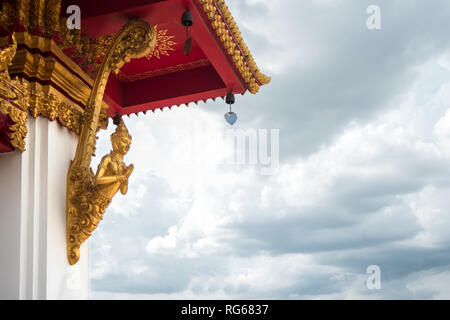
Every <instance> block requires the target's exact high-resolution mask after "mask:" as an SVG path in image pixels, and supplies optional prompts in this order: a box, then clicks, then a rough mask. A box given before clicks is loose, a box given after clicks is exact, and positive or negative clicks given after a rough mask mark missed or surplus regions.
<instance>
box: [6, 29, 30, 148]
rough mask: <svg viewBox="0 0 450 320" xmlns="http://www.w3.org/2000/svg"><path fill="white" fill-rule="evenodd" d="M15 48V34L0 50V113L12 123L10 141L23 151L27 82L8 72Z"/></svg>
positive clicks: (25, 127) (25, 130)
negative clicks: (12, 76) (9, 42)
mask: <svg viewBox="0 0 450 320" xmlns="http://www.w3.org/2000/svg"><path fill="white" fill-rule="evenodd" d="M16 50H17V42H16V38H15V35H14V34H13V35H12V44H7V45H6V46H5V47H4V48H2V49H1V51H0V113H2V114H4V115H8V116H9V118H10V119H11V120H12V122H13V123H14V124H13V125H12V126H11V127H10V128H9V130H10V131H11V133H10V135H9V138H10V143H11V145H12V146H14V147H15V148H17V149H19V150H20V151H25V137H26V135H27V126H26V124H27V112H26V108H27V103H28V100H27V94H26V93H27V90H28V87H27V84H26V83H25V82H23V81H22V80H19V79H12V80H11V78H10V76H9V73H8V66H9V65H10V64H11V62H12V60H13V58H14V56H15V54H16Z"/></svg>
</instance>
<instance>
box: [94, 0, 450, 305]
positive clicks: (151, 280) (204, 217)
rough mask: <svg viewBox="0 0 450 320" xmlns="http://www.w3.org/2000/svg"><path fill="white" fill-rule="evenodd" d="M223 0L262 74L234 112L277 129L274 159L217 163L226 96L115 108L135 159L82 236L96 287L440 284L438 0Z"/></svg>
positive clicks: (130, 290)
mask: <svg viewBox="0 0 450 320" xmlns="http://www.w3.org/2000/svg"><path fill="white" fill-rule="evenodd" d="M227 3H228V6H229V8H230V10H231V12H232V13H233V15H234V16H235V18H236V21H237V23H238V25H239V26H240V29H241V31H242V33H243V35H244V38H245V40H246V42H247V44H248V46H249V47H250V49H251V50H252V53H253V55H254V57H255V58H256V61H257V63H258V65H259V66H260V69H261V70H263V72H265V73H267V74H269V75H271V76H272V82H271V84H270V85H268V86H265V87H262V88H261V90H260V93H258V94H257V95H256V96H254V95H251V94H246V95H244V96H240V95H239V96H237V97H236V98H237V103H236V105H235V106H234V111H235V112H236V113H237V114H238V117H239V119H238V122H237V123H236V125H235V126H234V128H235V129H245V130H248V131H247V132H257V131H256V130H261V132H267V133H268V137H269V138H270V134H271V133H273V132H276V131H273V130H276V129H278V130H279V143H277V142H278V141H277V140H276V139H275V140H274V142H272V143H271V146H270V149H269V151H271V152H272V153H271V155H272V163H275V164H276V161H275V160H277V157H276V156H277V155H276V150H277V147H279V165H278V166H275V167H274V170H272V172H271V174H269V175H267V174H262V172H263V171H262V169H263V168H264V164H263V163H261V161H259V162H258V163H257V164H254V163H253V164H252V163H246V164H240V165H236V164H232V163H231V162H229V161H226V159H228V158H227V157H229V154H228V152H229V151H230V150H229V149H226V148H224V143H223V141H224V135H225V134H226V132H230V131H227V130H229V129H230V126H229V125H228V124H227V123H226V122H225V121H224V119H223V114H224V113H225V112H226V111H227V106H226V105H225V104H224V103H223V101H217V102H216V103H213V102H211V101H209V102H208V103H207V104H203V103H201V104H199V105H198V106H195V105H191V106H190V107H189V108H186V107H180V108H175V109H172V110H168V109H166V110H164V111H163V112H160V111H158V112H156V113H154V114H147V115H146V116H143V115H140V116H139V117H136V116H134V115H133V116H132V117H131V118H125V120H126V124H127V126H128V128H129V131H130V133H131V134H132V136H133V142H132V148H131V150H130V153H129V154H128V155H127V156H126V158H125V161H126V162H127V163H134V165H135V171H134V173H133V175H132V177H131V178H130V185H129V191H128V194H127V195H126V196H125V197H124V196H122V195H118V196H116V198H115V199H114V200H113V203H112V205H111V207H110V208H109V209H108V212H107V214H106V215H105V218H104V221H103V222H102V224H101V225H100V226H99V228H98V230H97V231H96V232H94V235H93V236H92V238H91V240H90V248H91V249H90V250H91V251H90V258H91V288H90V291H91V298H93V299H99V298H100V299H104V298H106V299H116V298H117V299H191V298H192V299H228V298H232V299H330V298H333V299H379V298H384V299H439V298H447V299H449V298H450V288H448V286H447V284H448V283H449V282H450V232H449V230H450V215H449V210H450V196H449V195H450V36H449V34H448V30H450V3H449V2H448V1H447V0H433V1H426V0H408V1H407V0H401V1H400V0H371V1H365V0H359V1H352V0H305V1H298V0H228V1H227ZM369 5H377V6H379V8H380V9H381V30H369V29H368V28H367V25H366V20H367V18H368V17H369V15H368V14H367V13H366V9H367V7H368V6H369ZM112 127H113V126H112V125H111V126H110V129H109V130H106V131H105V132H103V133H102V134H101V136H100V140H99V145H98V152H97V153H98V154H105V153H107V152H108V151H109V149H110V144H109V135H110V133H111V132H112V130H113V128H112ZM264 130H266V131H264ZM269 140H270V139H269ZM261 141H262V142H264V139H260V140H259V142H260V145H259V149H258V150H260V149H261V148H262V147H264V146H263V144H261ZM224 150H228V151H225V152H224ZM269 155H270V152H269ZM99 160H100V159H99V158H96V159H94V161H93V167H95V168H96V166H97V164H98V161H99ZM266 164H267V163H266ZM371 265H376V266H378V267H379V268H380V270H381V288H380V289H379V290H377V289H375V290H369V288H368V287H367V283H366V281H367V279H368V274H366V270H367V268H368V267H369V266H371Z"/></svg>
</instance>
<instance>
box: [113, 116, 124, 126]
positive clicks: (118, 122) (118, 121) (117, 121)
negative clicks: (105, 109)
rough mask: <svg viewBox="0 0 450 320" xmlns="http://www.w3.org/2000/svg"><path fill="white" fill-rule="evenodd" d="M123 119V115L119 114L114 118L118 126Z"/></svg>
mask: <svg viewBox="0 0 450 320" xmlns="http://www.w3.org/2000/svg"><path fill="white" fill-rule="evenodd" d="M121 120H122V117H121V116H120V115H118V114H116V115H115V116H114V118H113V123H114V124H115V125H116V126H118V125H119V124H120V121H121Z"/></svg>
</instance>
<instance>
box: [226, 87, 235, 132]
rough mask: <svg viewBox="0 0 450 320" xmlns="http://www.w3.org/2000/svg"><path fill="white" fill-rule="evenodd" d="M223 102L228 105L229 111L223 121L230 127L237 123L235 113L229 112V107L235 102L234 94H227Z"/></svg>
mask: <svg viewBox="0 0 450 320" xmlns="http://www.w3.org/2000/svg"><path fill="white" fill-rule="evenodd" d="M225 102H226V103H227V104H228V105H230V111H229V112H227V113H225V121H226V122H228V123H229V124H230V125H233V124H235V123H236V121H237V115H236V113H234V112H233V111H231V105H232V104H234V102H235V98H234V94H232V93H231V92H230V93H229V94H227V96H226V98H225Z"/></svg>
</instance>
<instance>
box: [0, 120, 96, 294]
mask: <svg viewBox="0 0 450 320" xmlns="http://www.w3.org/2000/svg"><path fill="white" fill-rule="evenodd" d="M77 141H78V137H77V136H76V135H75V134H73V133H71V132H70V131H69V130H67V129H66V128H63V127H62V126H60V125H59V124H58V123H57V122H56V121H53V122H50V121H48V120H47V119H45V118H37V119H33V118H31V117H30V119H29V121H28V134H27V141H26V143H27V145H26V149H27V150H26V151H25V152H24V153H19V152H17V151H16V152H13V153H7V154H0V298H2V299H87V298H88V289H89V288H88V286H89V278H88V271H89V260H88V258H89V253H88V243H87V242H86V243H84V244H83V245H82V247H81V252H80V253H81V259H80V261H79V262H78V263H77V264H76V265H75V266H70V265H69V263H68V262H67V253H66V235H65V233H66V222H65V208H66V204H65V197H66V178H67V171H68V169H69V165H70V161H71V160H72V159H73V156H74V154H75V149H76V145H77Z"/></svg>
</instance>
